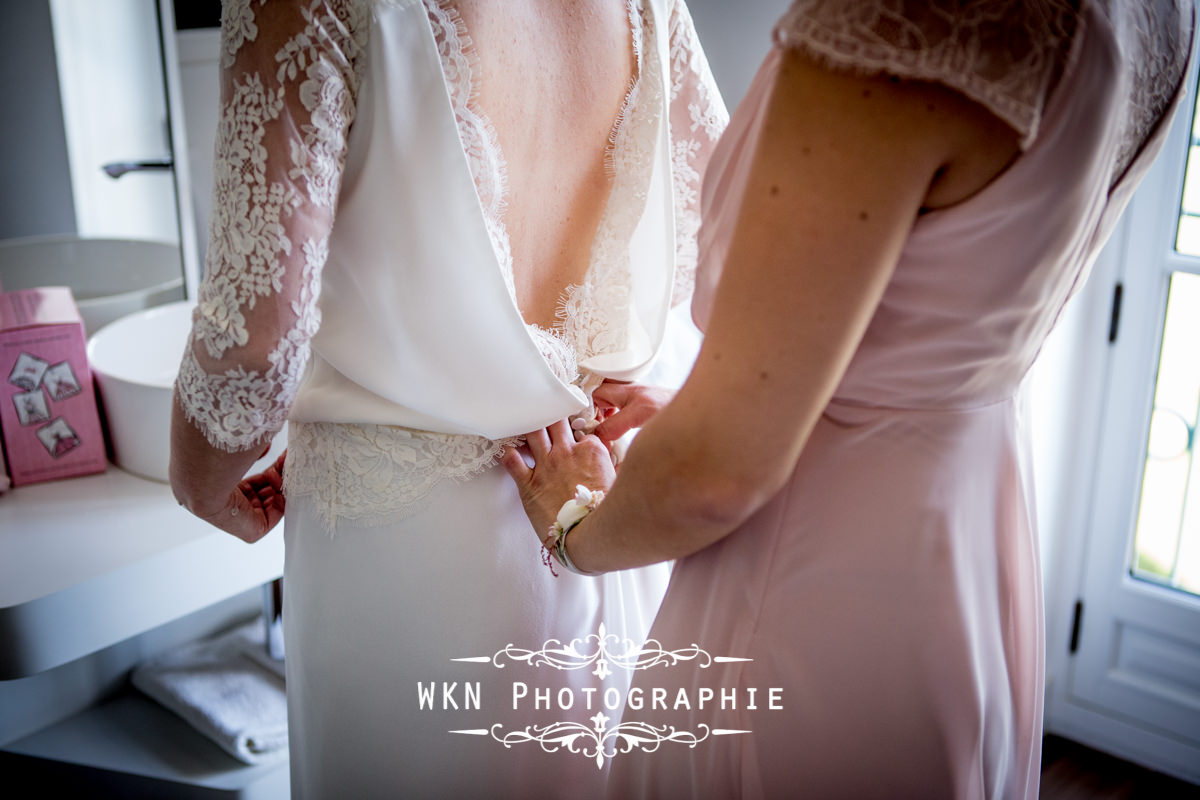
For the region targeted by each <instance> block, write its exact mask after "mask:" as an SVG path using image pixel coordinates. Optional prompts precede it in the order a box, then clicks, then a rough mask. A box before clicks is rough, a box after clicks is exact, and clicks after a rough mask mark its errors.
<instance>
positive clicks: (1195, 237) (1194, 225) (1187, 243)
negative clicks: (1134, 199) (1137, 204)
mask: <svg viewBox="0 0 1200 800" xmlns="http://www.w3.org/2000/svg"><path fill="white" fill-rule="evenodd" d="M1175 249H1176V250H1177V251H1178V252H1180V253H1183V254H1184V255H1188V256H1200V116H1197V115H1196V113H1195V109H1193V111H1192V144H1191V147H1189V148H1188V160H1187V173H1186V174H1185V176H1184V179H1183V201H1182V203H1181V204H1180V208H1179V230H1178V232H1177V233H1176V235H1175Z"/></svg>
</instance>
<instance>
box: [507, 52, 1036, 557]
mask: <svg viewBox="0 0 1200 800" xmlns="http://www.w3.org/2000/svg"><path fill="white" fill-rule="evenodd" d="M782 58H783V63H782V65H781V69H780V73H779V78H778V81H777V84H776V87H775V89H774V92H773V94H772V97H771V99H770V101H769V103H770V105H769V108H768V111H767V116H766V119H765V123H764V128H763V131H762V135H761V138H760V139H759V141H758V144H757V149H756V152H755V154H754V162H753V166H752V170H751V174H750V178H749V183H748V186H747V189H746V193H745V198H744V201H743V207H742V209H741V212H740V215H739V218H738V222H737V226H736V230H735V233H734V237H733V241H732V242H731V246H730V250H729V257H728V260H727V264H726V267H725V271H724V273H723V275H722V279H721V283H720V287H719V289H718V293H717V296H716V298H715V300H714V304H713V309H712V314H711V317H710V320H709V324H708V329H707V332H706V333H707V335H706V338H705V342H704V345H703V347H702V348H701V351H700V355H699V358H698V359H697V362H696V366H695V368H694V370H693V371H692V374H691V376H690V377H689V379H688V381H687V383H686V384H684V386H683V388H682V389H681V390H680V391H679V394H678V395H677V396H676V398H675V399H674V400H673V401H672V402H671V403H670V405H669V406H667V408H665V409H664V410H663V411H662V412H661V413H659V414H658V415H657V416H656V417H654V419H653V420H651V421H650V422H649V423H648V424H647V425H646V427H645V428H644V430H643V432H642V433H641V435H640V436H639V437H638V438H637V440H636V441H635V442H634V444H633V446H632V447H631V448H630V451H629V454H628V456H627V458H626V460H625V462H624V463H623V465H622V467H621V477H620V480H618V481H617V482H616V483H615V484H614V485H613V486H612V489H611V491H610V493H609V496H608V498H607V499H606V500H605V502H604V503H603V504H602V505H601V506H600V508H599V509H598V510H597V511H596V512H595V513H593V514H591V515H590V516H589V517H587V519H586V520H585V521H584V522H583V523H581V524H580V525H579V527H578V529H577V530H576V531H575V532H573V533H572V534H571V536H570V539H569V542H570V547H569V551H570V555H571V558H572V560H573V561H574V562H575V563H576V564H577V565H578V566H579V567H580V568H582V569H584V570H588V571H608V570H613V569H622V568H626V567H633V566H639V565H643V564H648V563H653V562H657V561H662V560H667V559H671V558H678V557H681V556H686V555H688V554H691V553H694V552H696V551H698V550H700V549H702V548H704V547H706V546H708V545H710V544H712V543H713V542H715V541H717V540H719V539H721V538H722V537H724V536H726V535H727V534H729V533H730V532H732V531H733V530H734V529H735V528H736V527H737V526H738V525H739V524H740V523H742V522H743V521H744V520H745V519H746V518H747V517H749V516H750V515H751V514H752V513H754V511H756V510H757V509H759V508H760V507H761V506H762V505H763V504H765V503H766V501H767V500H768V499H769V498H770V497H771V496H772V495H773V494H775V493H776V492H777V491H778V490H779V488H780V487H781V486H782V485H783V484H784V482H785V481H786V479H787V477H788V476H789V474H790V473H791V471H792V469H793V467H794V465H795V463H796V461H797V459H798V458H799V455H800V452H801V449H802V448H803V447H804V443H805V441H806V440H807V439H808V436H809V434H810V433H811V431H812V429H813V426H814V425H815V424H816V421H817V419H818V417H819V416H820V414H821V412H822V410H823V409H824V407H825V405H826V404H827V403H828V401H829V399H830V397H831V396H832V395H833V392H834V390H835V388H836V386H837V384H838V382H839V381H840V380H841V377H842V375H843V373H844V372H845V369H846V367H847V365H848V363H849V361H850V358H851V356H852V355H853V353H854V351H855V349H856V348H857V346H858V343H859V341H860V340H861V338H862V336H863V333H864V331H865V330H866V327H867V324H868V322H869V321H870V319H871V316H872V314H873V313H874V310H875V308H876V306H877V305H878V303H879V299H880V297H881V296H882V293H883V291H884V288H885V286H886V285H887V282H888V280H889V278H890V277H891V274H892V271H893V269H894V267H895V264H896V261H897V259H898V257H899V254H900V250H901V248H902V246H903V244H904V242H905V240H906V238H907V236H908V233H909V231H910V229H911V228H912V225H913V223H914V221H915V219H916V217H917V215H918V213H919V212H920V210H921V208H922V207H927V206H934V207H937V206H942V205H949V204H952V203H955V202H958V201H959V200H962V199H964V198H965V197H967V196H969V195H971V194H973V193H974V192H975V191H978V189H980V188H982V187H983V186H984V185H986V184H987V183H988V182H989V181H990V180H991V179H992V178H993V177H995V175H996V174H998V173H999V172H1000V171H1001V170H1002V169H1003V168H1004V166H1005V165H1006V164H1007V163H1008V162H1009V160H1011V158H1012V156H1013V155H1014V154H1015V153H1016V152H1017V145H1016V140H1017V137H1016V133H1015V132H1014V131H1012V130H1011V129H1009V128H1008V127H1007V126H1005V125H1003V123H1000V122H999V121H998V120H997V119H995V118H994V117H992V116H991V115H990V114H989V113H988V112H986V111H985V110H983V109H982V108H981V107H979V106H976V105H975V104H973V103H971V102H970V101H967V100H965V99H963V98H962V97H961V96H959V95H957V94H955V93H953V92H951V91H950V90H947V89H943V88H941V87H938V86H935V85H932V84H924V83H903V82H898V81H892V80H889V79H887V78H859V77H852V76H848V75H844V74H836V73H832V72H830V71H827V70H825V69H823V68H821V67H819V66H817V65H815V64H813V63H812V62H810V61H808V60H806V59H805V58H803V57H802V56H800V55H797V54H794V53H790V52H788V53H784V54H783V55H782ZM555 461H556V462H558V464H557V468H556V469H555V470H554V471H547V472H546V473H545V474H539V471H538V470H537V469H535V470H532V471H530V470H525V471H522V469H521V468H522V467H523V466H524V465H523V464H517V463H515V460H514V459H513V458H509V459H507V460H506V462H505V463H506V466H508V468H509V471H510V473H511V474H513V476H514V478H515V479H516V480H517V483H518V486H519V487H521V491H522V496H523V497H524V498H530V497H536V498H538V500H539V503H540V505H539V504H536V503H535V504H531V503H529V502H528V501H527V503H526V508H527V510H528V511H529V512H530V517H531V519H532V520H533V523H534V526H535V528H536V529H537V530H538V532H539V533H543V532H544V529H545V526H546V525H548V524H549V520H550V519H553V511H556V510H557V506H554V509H553V511H550V516H549V518H546V513H547V510H548V507H549V506H553V505H554V501H555V500H556V501H557V502H558V503H561V502H562V501H563V500H565V499H566V498H567V497H568V496H569V495H570V487H572V486H573V485H574V484H575V483H585V484H586V483H587V481H588V480H597V479H599V477H600V476H591V475H588V474H587V473H586V472H585V471H583V470H578V471H574V472H572V471H570V470H566V469H564V468H563V467H562V462H563V459H561V458H560V459H555ZM592 488H596V487H594V486H593V487H592ZM543 520H544V524H543Z"/></svg>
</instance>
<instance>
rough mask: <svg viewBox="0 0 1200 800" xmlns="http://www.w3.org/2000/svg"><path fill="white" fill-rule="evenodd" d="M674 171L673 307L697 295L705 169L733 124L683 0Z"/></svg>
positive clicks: (674, 61) (678, 8)
mask: <svg viewBox="0 0 1200 800" xmlns="http://www.w3.org/2000/svg"><path fill="white" fill-rule="evenodd" d="M669 12H670V22H669V26H670V27H669V35H670V46H671V95H670V102H671V107H670V127H671V174H672V179H673V182H674V190H675V289H674V292H673V294H672V298H671V302H672V305H679V304H680V303H683V302H684V301H686V300H688V299H690V298H691V296H692V290H693V288H694V286H695V282H696V260H697V257H698V251H697V247H696V236H697V234H698V232H699V230H700V185H701V182H702V181H703V179H704V170H705V168H706V167H707V166H708V161H709V159H710V158H711V157H712V153H713V150H714V149H715V148H716V145H717V140H718V139H720V138H721V134H722V133H723V132H724V130H725V127H726V126H727V125H728V124H729V112H728V111H726V109H725V101H724V100H722V99H721V92H720V90H719V89H717V82H716V80H714V79H713V75H712V71H711V70H710V69H709V68H708V59H707V58H705V57H704V50H703V49H702V48H701V47H700V40H699V38H698V37H697V36H696V28H695V26H694V25H693V24H692V16H691V14H690V13H689V12H688V9H687V5H686V4H685V3H684V0H674V1H673V2H671V3H669Z"/></svg>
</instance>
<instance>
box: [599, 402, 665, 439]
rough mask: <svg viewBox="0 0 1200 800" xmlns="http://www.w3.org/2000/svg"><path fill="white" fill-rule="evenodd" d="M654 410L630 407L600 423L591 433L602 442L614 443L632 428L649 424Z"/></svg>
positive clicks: (647, 407) (643, 407) (645, 407)
mask: <svg viewBox="0 0 1200 800" xmlns="http://www.w3.org/2000/svg"><path fill="white" fill-rule="evenodd" d="M656 410H657V409H654V408H651V407H649V406H637V405H635V406H630V407H629V408H626V409H623V410H621V411H618V412H617V413H616V414H613V415H612V416H611V417H609V418H608V419H606V420H604V421H603V422H601V423H600V424H599V425H597V426H596V430H594V431H592V433H594V434H595V435H596V436H598V437H600V440H601V441H603V442H615V441H616V440H617V439H620V438H621V437H622V436H624V435H625V434H627V433H629V432H630V431H631V430H633V429H634V428H640V427H642V426H643V425H645V424H646V423H647V422H649V421H650V418H651V417H653V416H654V412H655V411H656Z"/></svg>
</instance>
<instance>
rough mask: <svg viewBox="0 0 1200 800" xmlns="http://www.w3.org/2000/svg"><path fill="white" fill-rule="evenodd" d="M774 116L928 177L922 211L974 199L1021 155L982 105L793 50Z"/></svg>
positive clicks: (782, 72) (786, 56) (786, 57)
mask: <svg viewBox="0 0 1200 800" xmlns="http://www.w3.org/2000/svg"><path fill="white" fill-rule="evenodd" d="M772 113H773V116H774V117H775V118H776V119H777V120H779V121H780V122H783V123H784V124H786V121H787V120H789V119H791V120H792V121H794V120H795V119H796V118H797V117H805V118H807V124H805V125H803V126H799V127H798V128H797V129H803V130H810V131H811V130H813V128H814V123H815V124H816V126H817V127H824V128H825V130H827V132H828V136H830V137H831V138H832V139H835V140H836V141H838V142H839V143H840V146H841V147H843V148H844V147H858V148H862V149H863V150H864V152H865V149H866V148H870V149H871V150H873V151H875V152H879V151H886V152H888V153H890V154H891V155H893V156H895V157H896V158H904V159H906V161H907V165H908V166H909V167H911V168H913V169H918V170H922V171H925V172H928V181H929V184H928V191H927V193H926V196H925V199H924V202H923V203H922V206H923V207H925V208H942V207H945V206H950V205H953V204H955V203H958V202H961V201H962V200H964V199H966V198H967V197H970V196H971V195H973V194H975V193H976V192H978V191H979V190H980V189H982V188H983V187H984V186H986V185H987V184H988V183H990V182H991V181H992V180H993V179H994V178H995V177H996V176H997V175H999V174H1000V173H1001V172H1003V171H1004V169H1005V168H1006V167H1007V166H1008V165H1009V164H1010V163H1011V162H1012V160H1013V159H1014V158H1015V157H1016V156H1017V155H1018V154H1019V152H1020V135H1019V134H1018V132H1017V131H1016V130H1015V129H1014V128H1012V127H1011V126H1009V125H1008V124H1007V123H1005V122H1004V121H1003V120H1001V119H1000V118H999V117H997V116H996V115H995V114H993V113H992V112H991V111H989V110H988V109H987V108H985V107H984V106H982V105H981V104H979V103H977V102H975V101H973V100H971V99H970V98H968V97H966V96H965V95H963V94H961V93H960V92H958V91H957V90H955V89H952V88H949V87H947V86H943V85H941V84H938V83H933V82H928V81H919V80H903V79H900V78H897V77H894V76H889V75H869V76H864V75H858V74H854V73H852V72H850V71H846V70H834V69H830V68H828V67H826V66H825V65H823V64H821V63H818V62H817V61H815V60H814V59H812V58H811V57H809V56H807V55H805V54H803V53H801V52H798V51H796V50H790V49H788V50H785V51H784V52H783V54H782V56H781V64H780V69H779V76H778V80H777V84H776V87H775V92H774V96H773V98H772Z"/></svg>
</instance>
